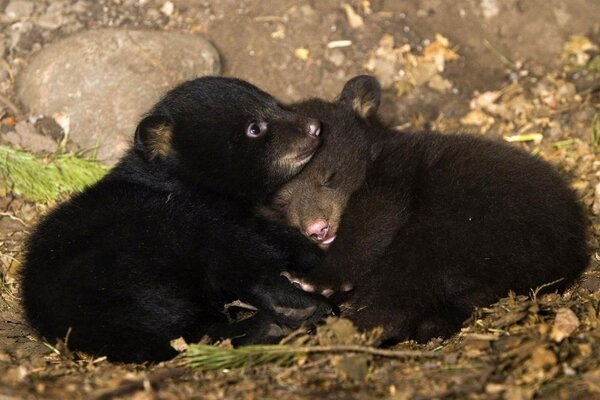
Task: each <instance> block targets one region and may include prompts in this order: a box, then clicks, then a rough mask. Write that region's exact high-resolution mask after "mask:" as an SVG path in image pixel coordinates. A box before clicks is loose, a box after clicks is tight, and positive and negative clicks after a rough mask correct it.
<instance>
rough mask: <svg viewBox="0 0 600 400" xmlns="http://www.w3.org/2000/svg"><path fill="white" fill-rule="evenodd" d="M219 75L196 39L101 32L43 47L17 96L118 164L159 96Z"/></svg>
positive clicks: (212, 53) (213, 58)
mask: <svg viewBox="0 0 600 400" xmlns="http://www.w3.org/2000/svg"><path fill="white" fill-rule="evenodd" d="M220 70H221V66H220V59H219V55H218V53H217V51H216V50H215V48H214V47H213V46H212V45H211V44H210V43H209V42H207V41H206V40H205V39H203V38H202V37H200V36H198V35H194V34H184V33H177V32H155V31H138V30H117V29H99V30H90V31H84V32H81V33H78V34H75V35H72V36H69V37H66V38H65V39H62V40H59V41H57V42H54V43H51V44H49V45H47V46H45V48H44V49H43V50H41V51H40V52H39V53H37V54H36V55H35V56H34V57H33V58H32V59H31V61H30V62H29V64H28V66H27V67H26V68H25V69H24V70H23V72H22V73H21V74H20V75H19V76H18V79H17V85H16V88H17V90H16V92H17V96H18V99H19V100H20V101H21V102H22V103H23V104H24V105H25V106H26V107H27V108H28V109H29V110H30V113H31V114H33V115H48V116H52V117H53V118H54V119H55V120H56V121H57V122H58V123H59V125H61V126H62V127H63V129H64V130H65V131H66V130H67V129H66V128H68V130H69V134H68V135H69V139H70V140H72V141H74V142H75V143H76V144H77V145H78V146H79V147H81V148H82V149H91V148H94V147H96V146H98V153H97V155H98V159H99V160H101V161H103V162H105V163H106V164H108V165H113V164H114V163H115V162H116V161H117V160H118V159H119V158H120V156H121V155H122V154H123V153H124V152H125V150H126V149H127V148H129V147H130V146H131V143H132V139H133V133H134V131H135V127H136V125H137V123H138V121H139V119H140V117H141V116H142V115H143V114H144V113H145V112H147V111H148V110H149V108H150V107H151V106H152V105H153V104H154V103H155V102H156V101H157V100H158V99H159V98H160V96H161V95H163V94H164V93H165V92H166V91H167V90H168V89H170V88H172V87H174V86H175V85H177V84H178V83H180V82H182V81H184V80H188V79H192V78H196V77H198V76H203V75H217V74H219V73H220ZM58 115H63V116H66V117H67V118H68V124H64V121H62V120H63V119H64V118H61V121H62V122H63V123H61V121H58V119H57V117H56V116H58Z"/></svg>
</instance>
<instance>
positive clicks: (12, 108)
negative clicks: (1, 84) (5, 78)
mask: <svg viewBox="0 0 600 400" xmlns="http://www.w3.org/2000/svg"><path fill="white" fill-rule="evenodd" d="M0 103H2V104H4V105H5V106H6V107H7V108H8V109H9V110H10V112H11V113H12V114H13V115H14V116H15V118H16V119H18V120H22V119H23V113H22V112H21V110H19V107H17V106H16V105H15V103H13V102H12V101H10V100H9V99H8V97H6V96H4V95H3V94H0Z"/></svg>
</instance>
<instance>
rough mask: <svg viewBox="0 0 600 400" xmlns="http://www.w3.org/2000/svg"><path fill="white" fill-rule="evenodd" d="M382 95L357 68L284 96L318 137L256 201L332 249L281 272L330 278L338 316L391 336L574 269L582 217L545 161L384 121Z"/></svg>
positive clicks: (325, 287)
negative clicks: (292, 170) (316, 89)
mask: <svg viewBox="0 0 600 400" xmlns="http://www.w3.org/2000/svg"><path fill="white" fill-rule="evenodd" d="M379 101H380V88H379V84H378V82H377V81H376V80H375V79H374V78H371V77H367V76H359V77H356V78H354V79H352V80H350V81H349V82H348V83H347V84H346V85H345V87H344V89H343V91H342V93H341V95H340V96H339V98H338V99H337V100H336V101H334V102H325V101H322V100H309V101H306V102H303V103H300V104H298V105H296V106H295V108H294V110H295V111H297V112H299V113H302V114H304V115H307V116H309V117H311V118H316V119H319V120H320V121H321V122H322V124H323V135H322V136H323V140H324V143H323V146H322V147H321V149H320V150H319V151H318V152H317V154H316V155H315V157H314V158H313V159H312V161H311V162H310V163H309V164H308V165H307V167H306V168H305V169H304V170H303V171H302V172H301V173H300V174H299V175H298V176H297V177H296V178H294V179H293V180H291V181H290V182H289V183H287V184H286V185H284V186H283V187H282V188H281V189H280V190H279V191H278V192H277V194H276V195H275V196H274V198H273V199H272V201H271V203H270V206H269V207H267V208H268V211H265V210H263V211H265V213H266V214H267V215H269V216H270V217H271V218H279V219H280V220H282V221H285V222H287V223H288V224H290V225H292V226H294V227H296V228H298V229H300V230H301V231H302V232H303V233H304V234H305V235H306V236H307V237H309V238H311V239H312V240H313V241H314V242H316V243H318V244H320V245H321V247H323V248H329V249H328V251H327V254H326V256H325V259H324V261H323V262H322V263H321V264H320V266H319V267H318V268H316V269H315V270H314V271H312V272H310V273H306V274H297V273H294V272H292V271H290V272H287V273H284V275H285V276H287V277H288V279H290V280H291V281H293V282H295V283H296V284H298V285H299V286H300V287H302V288H303V289H304V290H306V291H316V292H320V293H323V294H326V295H331V294H332V293H334V292H335V294H334V295H333V296H332V297H331V299H332V300H333V301H334V302H336V303H338V304H339V303H340V302H342V301H344V302H346V305H347V306H348V308H347V309H345V310H344V311H343V312H342V315H343V316H346V317H348V318H350V319H351V320H353V321H354V322H355V323H356V324H357V325H358V326H359V328H362V329H368V328H372V327H375V326H382V327H383V328H384V331H385V333H384V336H383V338H382V340H383V341H384V342H385V343H393V342H396V341H399V340H403V339H407V338H412V339H416V340H418V341H426V340H428V339H430V338H432V337H436V336H447V335H449V334H451V333H453V332H455V331H457V330H458V329H459V328H460V326H461V324H462V322H463V321H464V320H465V319H466V318H467V317H468V316H469V315H470V313H471V312H472V311H473V309H474V307H476V306H484V305H489V304H491V303H493V302H495V301H496V300H498V299H499V298H500V297H503V296H506V295H507V294H508V292H509V291H511V290H512V291H515V292H517V293H528V292H529V291H530V290H531V289H533V288H537V287H540V286H541V285H544V284H550V285H549V286H548V287H547V290H558V291H561V290H563V289H564V288H566V287H567V286H568V285H569V284H571V283H572V282H573V281H574V280H575V279H576V278H577V277H578V276H579V275H580V273H581V272H582V271H583V270H584V268H585V267H586V266H587V264H588V257H589V256H588V249H587V246H586V222H585V218H584V216H583V213H582V209H581V208H580V206H579V204H578V202H577V200H576V197H575V195H574V193H573V192H572V191H571V190H570V189H569V187H568V186H567V185H566V184H565V182H564V181H563V180H562V179H561V178H560V177H559V176H558V174H557V173H556V172H555V171H554V169H553V168H552V167H551V166H550V165H548V164H547V163H545V162H543V161H542V160H539V159H537V158H535V157H532V156H530V155H528V154H526V153H524V152H522V151H520V150H517V149H515V148H512V147H509V146H508V145H505V144H502V143H496V142H492V141H489V140H485V139H482V138H480V137H475V136H469V135H441V134H435V133H418V134H417V133H403V132H396V131H393V130H391V129H389V128H386V127H385V126H383V125H382V124H381V123H380V122H379V121H378V120H377V118H376V117H375V113H376V111H377V108H378V105H379Z"/></svg>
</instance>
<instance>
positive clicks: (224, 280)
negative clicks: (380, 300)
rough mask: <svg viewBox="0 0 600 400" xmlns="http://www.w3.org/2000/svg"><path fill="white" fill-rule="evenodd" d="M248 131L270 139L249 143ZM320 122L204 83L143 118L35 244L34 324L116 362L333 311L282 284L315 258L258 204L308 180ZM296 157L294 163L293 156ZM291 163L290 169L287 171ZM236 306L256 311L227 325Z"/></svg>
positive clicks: (230, 85)
mask: <svg viewBox="0 0 600 400" xmlns="http://www.w3.org/2000/svg"><path fill="white" fill-rule="evenodd" d="M253 122H264V123H267V125H266V126H268V129H267V131H266V133H265V134H264V135H262V136H260V137H252V138H251V137H248V136H247V134H246V130H247V127H248V125H249V124H251V123H253ZM311 122H313V121H312V120H310V119H308V118H305V117H302V116H300V115H298V114H295V113H292V112H289V111H285V110H283V109H282V108H280V107H279V106H278V104H277V103H276V101H275V100H274V99H273V98H272V97H271V96H269V95H268V94H266V93H264V92H262V91H260V90H259V89H258V88H256V87H254V86H252V85H250V84H248V83H246V82H243V81H240V80H236V79H226V78H215V77H208V78H200V79H196V80H193V81H190V82H187V83H184V84H182V85H181V86H179V87H177V88H175V89H174V90H172V91H171V92H169V93H168V94H167V95H166V96H165V97H164V98H163V99H162V100H161V101H160V102H159V103H158V104H157V105H156V106H155V107H154V108H153V110H152V111H151V112H150V113H149V114H148V116H146V118H144V119H143V120H142V122H141V123H140V125H139V126H138V129H137V132H136V141H135V147H134V148H133V149H132V150H131V151H130V152H129V153H128V154H127V155H126V156H125V157H124V158H123V159H122V160H121V162H120V163H119V164H118V165H117V166H116V167H115V168H114V169H113V170H112V171H111V172H110V173H109V174H108V175H107V176H106V177H105V178H103V179H102V180H101V181H99V182H98V183H97V184H95V185H93V186H91V187H90V188H88V189H87V190H85V191H84V192H82V193H80V194H78V195H76V196H74V197H73V198H72V199H71V200H69V201H67V202H66V203H64V204H62V205H60V206H58V207H57V208H56V209H55V210H53V211H52V212H51V213H50V214H49V215H48V216H47V217H46V218H44V219H43V220H42V221H41V222H40V223H39V225H38V226H37V228H36V229H35V231H34V232H33V234H32V235H31V237H30V238H29V240H28V243H27V253H26V254H27V255H26V261H25V264H24V266H23V270H22V287H23V298H24V305H25V311H26V316H27V319H28V320H29V322H30V324H31V325H32V326H33V327H34V328H35V329H37V331H38V332H39V333H40V334H41V335H43V336H44V337H46V338H47V339H49V340H54V339H56V338H65V336H66V335H67V331H68V330H69V329H70V336H69V342H68V344H69V347H70V348H72V349H75V350H81V351H84V352H88V353H91V354H94V355H107V356H108V357H109V359H110V360H113V361H146V360H151V361H158V360H165V359H168V358H170V357H172V356H173V355H175V354H176V353H175V351H174V350H173V349H172V348H171V347H170V345H169V341H170V340H172V339H174V338H177V337H180V336H183V337H184V338H185V339H186V340H188V341H197V340H199V339H200V338H201V337H202V336H203V335H205V334H208V335H210V336H211V337H212V338H215V339H220V338H225V337H233V338H236V343H254V342H272V341H275V340H277V339H278V338H279V337H281V335H282V334H283V333H284V331H286V330H289V329H293V328H296V327H297V326H298V325H300V323H302V322H303V321H304V320H307V321H308V322H309V323H310V321H313V320H315V321H316V320H318V319H320V318H321V317H322V316H323V315H325V314H327V313H328V312H329V310H330V307H329V305H328V304H327V303H326V302H324V301H323V299H322V298H321V297H320V296H316V295H313V294H308V293H305V292H303V291H301V290H299V289H297V288H295V287H293V286H292V285H291V284H289V282H288V281H287V280H286V279H285V278H283V277H281V276H280V272H281V271H282V270H284V269H288V268H290V269H292V270H299V271H301V270H304V269H309V268H312V267H313V266H314V265H315V264H316V263H317V262H318V260H319V257H320V252H319V250H318V249H316V248H315V247H314V246H313V245H312V244H310V243H309V242H308V241H307V240H306V239H305V238H304V237H302V236H301V235H299V234H298V233H297V232H295V231H294V230H292V229H291V228H289V227H284V226H281V225H276V224H273V223H270V222H267V221H265V220H262V219H260V218H257V217H255V216H254V215H253V214H252V213H251V212H250V206H251V205H252V204H253V203H254V202H256V201H257V200H258V199H262V198H264V197H265V196H267V195H269V194H270V193H271V192H272V191H273V190H275V189H276V188H277V187H278V186H279V185H281V184H282V183H284V182H285V181H287V180H288V179H290V178H291V177H292V176H294V175H295V174H296V173H298V172H299V171H300V169H301V168H302V165H303V163H304V162H306V160H303V161H298V160H296V159H292V161H289V156H290V155H292V156H295V155H297V154H305V153H306V152H307V149H308V150H310V149H315V148H316V145H317V144H318V143H319V140H318V138H316V137H313V136H311V135H309V124H310V123H311ZM286 157H287V158H286ZM282 160H288V161H286V162H285V163H282ZM235 300H241V301H243V302H246V303H249V304H252V305H254V306H255V307H257V308H258V312H257V313H256V315H255V316H253V317H251V318H249V319H246V320H243V321H241V322H238V323H233V324H230V323H229V322H228V318H227V315H225V314H224V313H223V306H224V304H226V303H228V302H232V301H235Z"/></svg>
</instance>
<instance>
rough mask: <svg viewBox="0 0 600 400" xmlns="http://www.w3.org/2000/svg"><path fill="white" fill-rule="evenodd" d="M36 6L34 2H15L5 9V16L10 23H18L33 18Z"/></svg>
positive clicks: (18, 0) (14, 0) (17, 0)
mask: <svg viewBox="0 0 600 400" xmlns="http://www.w3.org/2000/svg"><path fill="white" fill-rule="evenodd" d="M33 9H34V4H33V2H32V1H20V0H13V1H11V2H10V3H8V5H7V6H6V9H4V14H5V15H6V17H7V18H8V19H9V20H10V21H18V20H20V19H23V18H27V17H31V15H32V14H33Z"/></svg>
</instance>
